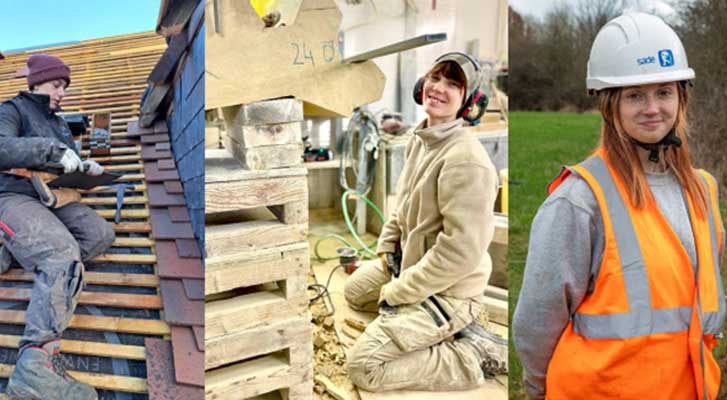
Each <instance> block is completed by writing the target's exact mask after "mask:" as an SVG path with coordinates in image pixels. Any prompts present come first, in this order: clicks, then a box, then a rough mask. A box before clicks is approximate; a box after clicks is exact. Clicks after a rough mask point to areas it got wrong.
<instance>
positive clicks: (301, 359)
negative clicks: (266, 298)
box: [205, 316, 313, 400]
mask: <svg viewBox="0 0 727 400" xmlns="http://www.w3.org/2000/svg"><path fill="white" fill-rule="evenodd" d="M205 350H206V355H205V364H206V366H205V367H206V368H208V369H210V368H215V367H219V368H216V369H212V370H210V371H208V372H207V374H206V379H205V393H206V396H208V398H216V399H232V398H234V399H247V398H250V397H253V396H257V395H260V394H263V393H268V392H271V391H274V390H283V391H287V398H288V399H289V400H309V399H312V398H313V384H312V372H313V371H312V368H311V359H312V357H313V345H312V326H311V324H310V321H309V320H308V319H307V318H306V317H301V316H296V317H293V318H290V319H286V320H282V321H278V322H273V323H270V324H266V325H265V326H261V327H257V328H253V329H247V330H245V331H241V332H238V333H234V334H230V335H226V336H223V337H218V338H215V339H211V340H210V339H207V340H206V341H205ZM230 362H236V363H235V364H231V365H230V364H229V363H230ZM220 366H221V367H220Z"/></svg>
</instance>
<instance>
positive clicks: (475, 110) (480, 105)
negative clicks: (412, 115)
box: [412, 51, 488, 123]
mask: <svg viewBox="0 0 727 400" xmlns="http://www.w3.org/2000/svg"><path fill="white" fill-rule="evenodd" d="M455 54H456V55H461V56H463V57H464V58H466V59H467V60H468V61H469V62H471V63H472V65H473V66H474V67H475V74H476V75H479V74H480V63H478V62H477V61H476V60H475V59H473V58H472V57H470V55H469V54H465V53H461V52H458V51H455V52H451V53H445V54H442V55H441V56H439V57H438V58H437V60H436V61H435V62H434V65H437V63H439V62H440V61H442V60H443V59H445V58H447V57H449V56H452V55H455ZM444 61H447V60H444ZM452 61H454V60H452ZM455 62H456V61H455ZM460 68H461V67H460ZM466 75H467V74H465V76H466ZM467 79H470V77H467ZM425 80H426V77H424V76H423V77H421V78H419V79H417V82H416V83H415V84H414V91H413V93H412V94H413V96H414V102H415V103H417V104H419V105H422V96H423V92H424V81H425ZM467 83H469V82H467ZM466 90H467V88H465V91H466ZM487 103H488V99H487V95H486V94H485V93H484V92H483V91H482V90H480V88H479V87H477V88H475V90H474V91H473V92H472V93H470V95H469V96H467V98H466V99H465V100H464V102H462V107H460V109H459V110H458V111H457V118H462V119H464V120H465V121H467V122H469V123H474V122H475V121H477V120H479V119H480V118H482V116H483V115H484V114H485V111H486V110H487Z"/></svg>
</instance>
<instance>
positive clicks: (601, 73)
mask: <svg viewBox="0 0 727 400" xmlns="http://www.w3.org/2000/svg"><path fill="white" fill-rule="evenodd" d="M688 79H694V70H693V69H691V68H689V65H688V64H687V54H686V52H684V46H682V42H681V40H679V37H678V36H677V34H676V33H675V32H674V30H672V29H671V28H670V27H669V26H668V25H667V24H666V23H664V21H662V20H661V18H659V17H656V16H654V15H650V14H644V13H627V14H624V15H622V16H620V17H617V18H614V19H613V20H611V21H609V22H608V23H607V24H606V25H604V26H603V28H601V30H600V31H599V32H598V35H596V39H595V40H594V41H593V46H591V55H590V57H589V59H588V72H587V75H586V87H587V88H588V89H589V90H601V89H606V88H611V87H622V86H633V85H645V84H649V83H661V82H673V81H682V80H688Z"/></svg>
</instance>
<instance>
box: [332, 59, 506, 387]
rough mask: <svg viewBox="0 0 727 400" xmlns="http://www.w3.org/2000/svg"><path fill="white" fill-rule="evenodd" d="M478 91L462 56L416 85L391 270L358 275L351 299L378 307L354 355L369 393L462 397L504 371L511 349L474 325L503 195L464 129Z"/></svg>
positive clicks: (474, 73)
mask: <svg viewBox="0 0 727 400" xmlns="http://www.w3.org/2000/svg"><path fill="white" fill-rule="evenodd" d="M478 86H479V65H478V64H477V62H476V61H474V60H473V59H471V58H470V57H469V56H467V55H465V54H462V53H448V54H445V55H443V56H441V57H439V58H438V59H437V61H436V63H435V65H434V66H433V67H432V69H431V70H430V71H429V72H428V73H427V74H426V76H425V77H424V78H422V79H421V80H420V81H419V82H418V84H417V88H418V89H417V90H415V94H414V99H415V101H416V102H417V103H419V104H423V105H424V110H425V111H426V113H427V115H428V117H427V119H426V120H425V121H423V122H422V123H421V124H420V125H419V126H418V127H417V128H416V129H415V130H414V136H413V137H412V138H411V140H410V141H409V143H408V145H407V148H406V162H405V165H404V169H403V171H402V173H401V176H400V178H399V182H398V188H397V196H398V197H397V201H396V207H395V211H394V212H393V213H392V215H391V216H390V218H389V220H388V221H387V222H386V224H385V225H384V227H383V228H382V232H381V236H380V237H379V245H378V248H377V253H378V254H379V255H380V256H381V257H382V259H383V268H382V267H380V266H379V265H367V266H365V267H363V268H360V269H358V270H357V271H356V272H355V273H354V274H353V275H352V276H351V277H350V278H349V280H348V282H347V284H346V287H345V291H344V294H345V296H346V300H348V302H349V303H350V304H351V305H352V306H353V307H354V308H364V307H366V306H368V305H373V306H376V304H379V305H380V315H379V317H378V318H376V320H374V321H373V322H372V323H371V324H370V325H369V326H368V327H367V328H366V331H365V332H364V334H363V335H362V336H361V337H360V338H359V339H358V341H357V342H356V345H355V346H354V347H353V348H352V349H351V353H350V354H349V372H350V377H351V380H352V381H353V382H354V383H356V384H357V385H358V386H360V387H363V388H364V389H367V390H372V391H381V390H394V389H405V388H406V389H419V390H448V389H464V388H470V387H474V386H476V385H478V384H480V383H482V382H483V381H484V377H485V375H489V374H493V373H496V372H502V370H503V369H504V364H505V362H506V360H505V359H506V356H505V354H506V352H507V347H506V345H505V344H504V339H502V340H499V339H498V338H496V337H494V336H493V335H490V334H489V333H488V332H486V331H485V330H484V329H483V328H482V327H480V326H479V325H477V324H475V323H473V321H475V320H476V318H477V315H478V314H479V310H480V306H481V304H482V301H483V300H484V299H483V297H484V293H485V287H486V286H487V280H488V279H489V276H490V271H491V269H492V267H491V264H490V257H489V255H488V254H487V247H488V245H489V244H490V241H491V240H492V236H493V232H494V217H493V207H494V201H495V194H496V191H497V178H496V174H495V168H494V166H493V165H492V162H491V161H490V160H489V158H488V156H487V153H486V152H485V150H484V148H483V147H482V145H481V144H480V143H479V142H478V141H477V139H476V138H475V137H474V136H473V135H472V134H471V133H470V132H468V131H467V130H466V129H463V126H464V125H465V124H466V121H465V119H464V118H470V119H472V120H474V119H477V118H478V117H479V114H480V113H481V112H482V110H483V109H484V104H483V103H484V102H483V101H482V100H483V98H482V97H481V96H482V94H481V93H480V92H479V90H478ZM388 260H397V261H396V263H397V264H399V266H400V268H396V267H395V266H394V263H393V262H391V263H389V262H388ZM447 339H451V340H447Z"/></svg>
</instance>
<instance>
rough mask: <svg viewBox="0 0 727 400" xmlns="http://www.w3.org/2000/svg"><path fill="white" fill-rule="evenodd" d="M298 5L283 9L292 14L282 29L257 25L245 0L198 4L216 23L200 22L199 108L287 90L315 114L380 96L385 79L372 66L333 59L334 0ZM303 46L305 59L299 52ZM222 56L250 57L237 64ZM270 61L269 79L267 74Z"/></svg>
mask: <svg viewBox="0 0 727 400" xmlns="http://www.w3.org/2000/svg"><path fill="white" fill-rule="evenodd" d="M280 3H290V2H280ZM305 3H306V2H303V6H301V11H300V12H299V13H293V14H292V15H289V16H290V17H294V18H295V20H294V21H288V22H286V26H285V28H283V29H277V28H273V29H264V23H263V21H262V20H261V19H260V17H259V16H258V15H257V13H256V12H255V10H254V9H253V8H252V6H251V5H250V3H249V2H239V1H220V2H211V1H210V2H207V3H205V7H206V8H205V13H206V15H208V16H211V15H218V16H219V18H218V20H219V21H218V22H219V24H215V25H214V26H208V27H207V28H206V29H207V31H206V37H205V52H206V57H205V70H206V74H205V85H206V89H205V108H206V109H208V110H211V109H215V108H220V107H226V106H232V105H236V104H250V103H254V102H257V101H260V100H263V99H275V98H280V97H284V96H292V97H294V98H296V99H300V100H303V101H305V102H306V103H307V104H306V106H307V105H308V104H312V105H314V107H313V108H314V109H317V110H320V112H321V113H328V114H329V115H331V114H336V115H340V116H347V115H350V114H351V111H352V110H353V109H354V108H355V107H357V106H359V105H362V104H366V103H370V102H373V101H376V100H378V99H379V98H380V97H381V94H382V93H383V89H384V81H385V79H384V75H383V73H382V72H381V70H379V68H378V67H377V66H376V64H374V63H373V62H372V61H366V62H363V63H358V64H347V65H344V64H341V62H340V61H341V55H340V53H339V51H338V50H337V47H336V43H337V38H338V28H339V25H340V21H341V12H340V11H339V10H338V9H337V7H336V4H335V2H334V1H333V0H328V1H325V2H320V1H319V2H317V3H318V5H320V7H318V6H316V7H314V8H312V9H311V8H306V7H305ZM215 5H216V6H217V10H216V11H215V10H213V8H214V7H215ZM215 13H217V14H215ZM282 15H283V19H285V18H286V17H287V16H286V14H285V13H283V14H282ZM304 46H305V48H306V49H307V50H306V51H308V52H309V54H308V55H309V58H308V59H305V58H304V57H303V56H302V54H303V53H302V51H303V47H304ZM282 49H287V50H285V51H283V50H282ZM296 51H298V53H296ZM229 54H255V57H250V59H248V60H245V63H244V64H241V63H240V62H238V61H236V60H234V58H232V57H229ZM312 60H314V61H312ZM271 66H275V69H274V70H275V76H276V79H270V77H269V72H270V70H271Z"/></svg>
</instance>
